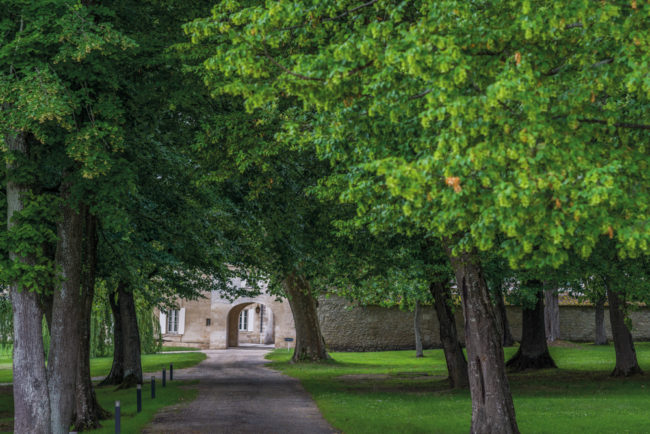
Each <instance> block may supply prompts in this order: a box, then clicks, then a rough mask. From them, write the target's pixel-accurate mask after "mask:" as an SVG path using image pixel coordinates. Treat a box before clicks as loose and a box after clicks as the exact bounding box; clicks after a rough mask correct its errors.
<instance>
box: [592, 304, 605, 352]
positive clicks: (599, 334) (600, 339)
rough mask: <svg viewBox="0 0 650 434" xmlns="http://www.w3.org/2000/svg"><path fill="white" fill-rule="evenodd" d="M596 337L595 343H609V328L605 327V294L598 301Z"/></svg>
mask: <svg viewBox="0 0 650 434" xmlns="http://www.w3.org/2000/svg"><path fill="white" fill-rule="evenodd" d="M595 319H596V333H595V335H596V338H595V339H594V344H596V345H607V330H606V329H605V296H601V297H600V298H599V299H598V300H597V301H596V318H595Z"/></svg>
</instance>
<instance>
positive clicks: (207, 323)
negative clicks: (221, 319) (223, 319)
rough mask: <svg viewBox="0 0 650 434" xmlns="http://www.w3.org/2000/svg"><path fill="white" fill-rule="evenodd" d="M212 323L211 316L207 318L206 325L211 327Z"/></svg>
mask: <svg viewBox="0 0 650 434" xmlns="http://www.w3.org/2000/svg"><path fill="white" fill-rule="evenodd" d="M210 324H212V320H211V319H210V318H206V319H205V326H206V327H210Z"/></svg>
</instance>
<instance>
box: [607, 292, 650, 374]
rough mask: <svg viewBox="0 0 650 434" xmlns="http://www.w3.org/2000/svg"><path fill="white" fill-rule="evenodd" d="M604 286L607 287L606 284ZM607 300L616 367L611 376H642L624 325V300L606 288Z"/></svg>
mask: <svg viewBox="0 0 650 434" xmlns="http://www.w3.org/2000/svg"><path fill="white" fill-rule="evenodd" d="M605 285H606V286H607V283H605ZM607 300H608V301H609V322H610V324H611V326H612V338H613V339H614V350H615V351H616V367H615V368H614V370H613V371H612V376H613V377H629V376H632V375H637V374H643V371H641V368H640V367H639V363H638V362H637V360H636V351H635V349H634V342H633V341H632V334H631V333H630V330H629V329H628V328H627V325H625V298H624V296H622V295H621V294H619V293H617V292H616V291H615V290H613V289H611V288H609V287H607Z"/></svg>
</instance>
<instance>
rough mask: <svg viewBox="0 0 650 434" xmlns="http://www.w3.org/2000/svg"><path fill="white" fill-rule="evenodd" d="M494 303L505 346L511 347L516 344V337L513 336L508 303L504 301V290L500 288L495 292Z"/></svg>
mask: <svg viewBox="0 0 650 434" xmlns="http://www.w3.org/2000/svg"><path fill="white" fill-rule="evenodd" d="M494 305H495V307H496V308H497V312H496V314H497V316H496V318H497V326H498V327H499V331H500V332H501V336H502V337H503V346H504V347H511V346H513V345H514V344H515V338H513V337H512V332H511V331H510V322H509V321H508V311H507V310H506V304H505V302H504V301H503V290H502V288H498V289H497V290H496V291H495V293H494Z"/></svg>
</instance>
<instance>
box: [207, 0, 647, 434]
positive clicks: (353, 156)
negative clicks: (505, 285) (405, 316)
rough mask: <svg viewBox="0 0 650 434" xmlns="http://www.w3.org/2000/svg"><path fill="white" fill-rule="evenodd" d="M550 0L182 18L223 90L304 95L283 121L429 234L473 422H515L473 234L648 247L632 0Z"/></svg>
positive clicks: (510, 242) (543, 256)
mask: <svg viewBox="0 0 650 434" xmlns="http://www.w3.org/2000/svg"><path fill="white" fill-rule="evenodd" d="M562 5H564V4H562ZM555 6H557V7H554V5H553V4H549V5H547V6H546V7H543V8H538V7H536V8H534V9H533V8H532V7H531V4H530V3H529V2H528V1H521V2H515V3H508V4H504V3H498V4H497V3H486V4H482V5H481V7H480V8H476V7H475V5H474V4H470V3H462V2H454V1H450V2H399V1H395V2H390V1H386V2H383V1H370V2H366V3H363V4H352V3H348V2H343V3H340V4H336V5H332V4H330V3H327V2H318V1H303V2H299V3H297V4H296V3H295V2H293V3H291V5H289V2H276V3H273V4H267V5H254V6H248V5H241V4H239V3H234V2H224V3H221V4H220V5H218V6H217V7H216V8H215V10H214V13H213V17H211V18H210V19H209V20H204V21H199V22H196V23H194V37H195V38H198V37H200V36H199V35H200V34H201V33H202V32H205V33H207V34H211V35H215V34H218V35H221V37H223V39H224V43H223V44H221V45H219V46H218V48H217V50H216V52H215V55H214V56H213V57H212V58H211V59H209V60H208V61H207V62H206V66H207V67H208V68H212V69H216V70H219V72H220V73H221V74H224V75H225V76H226V77H228V79H226V80H225V82H224V84H223V87H222V91H224V92H228V93H235V94H239V95H243V96H245V97H247V104H248V105H249V107H254V106H259V105H261V104H266V103H268V102H269V101H272V100H274V99H276V98H278V95H279V94H281V93H282V94H288V95H296V96H298V97H299V98H300V99H301V100H302V101H303V102H304V104H305V105H306V106H307V107H308V108H315V109H317V110H319V111H318V116H316V117H315V119H312V120H311V121H310V122H308V123H304V124H303V123H301V121H302V119H301V118H297V121H296V123H295V127H294V128H293V130H292V131H293V132H294V133H296V134H301V135H302V136H303V137H304V141H305V143H307V142H311V143H313V144H315V146H316V149H317V151H318V153H319V155H320V156H321V157H322V158H326V159H329V160H331V161H333V162H336V163H337V164H339V165H342V166H343V167H345V168H349V169H350V170H349V173H350V174H351V178H350V185H351V186H354V185H355V183H356V182H358V181H359V180H360V177H357V178H354V173H355V172H354V170H353V168H356V169H360V170H358V171H357V172H356V173H360V172H364V171H365V172H367V173H370V174H374V175H375V177H374V182H373V183H371V184H370V185H369V187H368V188H373V187H374V186H378V187H379V186H381V185H383V186H384V188H387V189H388V190H389V191H390V192H391V194H393V195H396V196H400V197H403V198H404V199H405V205H404V210H403V211H404V213H405V214H406V215H408V216H410V218H412V219H414V220H415V221H417V222H418V223H419V224H421V225H422V227H424V228H426V229H427V230H430V231H431V232H433V233H435V234H436V235H437V236H439V237H440V238H441V239H443V240H445V242H446V244H447V251H448V252H449V255H450V257H451V262H452V264H453V266H454V269H455V273H456V280H457V282H458V285H459V288H460V289H461V293H462V295H463V305H464V313H465V315H466V319H469V320H470V321H468V323H469V324H477V325H478V326H479V327H480V329H481V330H483V331H485V330H487V331H488V333H487V334H488V337H487V341H488V342H486V341H485V333H483V335H482V336H479V333H478V330H476V331H474V330H473V329H472V327H469V328H468V330H467V332H466V334H467V339H466V341H467V349H468V356H469V361H470V372H471V375H470V380H471V379H472V378H476V379H484V380H486V381H487V382H481V381H477V382H475V383H473V384H471V386H470V389H471V391H472V400H473V417H472V430H473V431H475V432H490V431H499V432H516V431H517V425H516V422H515V418H514V410H513V406H512V401H511V398H510V392H509V388H508V386H507V379H506V377H505V374H504V373H503V369H502V354H501V343H500V342H497V341H494V342H493V341H492V340H493V339H494V336H498V331H497V328H496V325H495V323H494V321H495V320H494V312H493V309H492V306H491V305H490V304H489V303H488V302H487V301H488V300H489V297H488V292H487V287H486V285H485V284H484V281H483V280H482V279H483V276H482V270H481V268H480V263H479V260H478V258H479V253H478V252H479V251H480V250H489V249H491V250H494V251H495V252H498V253H499V254H500V255H503V256H504V257H506V258H507V259H508V261H509V263H510V265H511V266H512V267H525V268H527V269H536V268H544V267H547V266H559V265H560V264H561V263H562V262H564V261H566V260H567V258H568V255H569V252H570V251H576V252H578V253H579V254H581V255H582V256H583V257H587V256H589V254H590V253H591V251H592V250H593V248H594V246H595V245H596V243H597V241H598V240H599V239H601V238H604V237H611V238H612V239H614V238H615V239H616V248H617V250H618V251H619V252H620V254H621V255H622V256H629V255H632V256H637V255H641V254H646V253H647V250H648V237H649V234H648V233H647V231H646V230H645V229H642V228H644V227H645V226H646V225H645V222H646V220H647V203H648V200H647V199H648V189H647V186H648V184H649V183H648V182H647V181H648V176H649V175H648V172H650V171H648V170H647V167H648V156H647V153H646V151H645V147H644V146H643V145H641V146H639V143H644V142H646V141H647V137H648V130H650V127H649V126H648V125H646V124H645V123H644V122H643V119H645V118H647V116H644V114H646V110H647V107H648V104H647V101H648V84H647V83H646V82H645V81H644V79H643V77H644V74H645V73H644V72H643V71H644V68H643V67H642V66H641V65H643V62H645V61H647V59H648V50H647V47H646V45H644V44H643V43H642V41H643V40H644V38H645V36H647V26H645V25H644V20H645V18H646V15H647V13H646V11H645V9H643V8H638V7H637V6H636V4H635V5H634V7H628V6H627V5H625V6H623V5H615V4H608V5H606V6H605V7H603V8H592V7H591V6H590V5H587V4H580V5H578V4H574V5H572V6H571V8H568V9H567V8H564V7H562V8H560V7H559V6H560V3H559V2H557V5H555ZM632 35H634V36H632ZM548 40H553V41H554V43H553V44H549V43H548ZM594 143H597V144H598V146H594ZM361 150H363V151H361ZM341 170H344V169H341ZM631 180H634V182H631ZM497 236H499V238H497ZM497 240H498V241H499V244H496V241H497ZM479 338H483V341H481V340H480V339H479ZM476 360H486V362H487V363H482V362H481V363H480V364H479V363H478V362H477V361H476ZM493 378H494V379H495V381H494V382H492V379H493ZM484 393H490V394H491V396H492V397H493V399H491V400H483V399H482V397H483V396H484Z"/></svg>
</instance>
